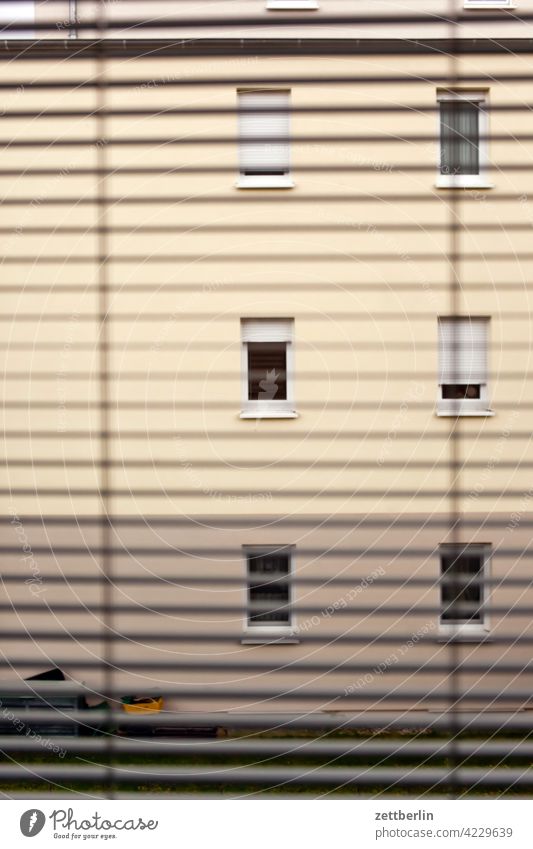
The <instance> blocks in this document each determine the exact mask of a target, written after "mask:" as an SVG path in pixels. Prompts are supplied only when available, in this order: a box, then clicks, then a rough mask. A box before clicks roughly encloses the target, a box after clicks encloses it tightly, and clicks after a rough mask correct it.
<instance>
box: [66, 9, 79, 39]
mask: <svg viewBox="0 0 533 849" xmlns="http://www.w3.org/2000/svg"><path fill="white" fill-rule="evenodd" d="M77 6H78V4H77V2H76V0H69V4H68V26H69V32H68V37H69V38H77V37H78V30H77V29H76V24H77V23H78V10H77Z"/></svg>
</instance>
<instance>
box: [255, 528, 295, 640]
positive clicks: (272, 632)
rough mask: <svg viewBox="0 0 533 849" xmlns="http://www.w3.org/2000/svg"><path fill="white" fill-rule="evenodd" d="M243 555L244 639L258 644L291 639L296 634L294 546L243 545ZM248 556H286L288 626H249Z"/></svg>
mask: <svg viewBox="0 0 533 849" xmlns="http://www.w3.org/2000/svg"><path fill="white" fill-rule="evenodd" d="M242 549H243V555H244V568H245V574H246V579H245V587H244V593H245V611H246V612H245V615H244V622H243V632H244V635H245V637H248V638H250V640H253V641H255V640H257V641H259V642H263V641H264V642H270V641H271V640H275V639H276V638H280V637H289V638H290V637H293V636H294V635H295V632H296V616H295V612H294V589H293V581H292V578H293V575H294V552H295V546H294V545H287V544H285V543H283V544H281V545H243V547H242ZM250 554H286V555H287V557H288V561H289V569H288V572H287V583H288V586H289V601H288V604H289V622H288V624H282V623H281V622H280V623H279V624H272V625H252V624H250V620H249V617H250V610H249V607H248V593H249V585H250V575H249V572H248V555H250Z"/></svg>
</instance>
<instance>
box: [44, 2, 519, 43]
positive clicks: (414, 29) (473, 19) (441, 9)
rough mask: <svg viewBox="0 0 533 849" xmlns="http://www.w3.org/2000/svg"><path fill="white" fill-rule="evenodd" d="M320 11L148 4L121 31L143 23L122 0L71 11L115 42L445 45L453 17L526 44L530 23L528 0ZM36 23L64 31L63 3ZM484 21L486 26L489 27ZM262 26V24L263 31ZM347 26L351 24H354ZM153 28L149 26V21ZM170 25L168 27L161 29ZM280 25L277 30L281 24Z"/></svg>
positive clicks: (467, 28) (467, 27)
mask: <svg viewBox="0 0 533 849" xmlns="http://www.w3.org/2000/svg"><path fill="white" fill-rule="evenodd" d="M319 4H320V8H319V9H318V10H315V11H302V10H294V11H290V10H289V11H274V10H272V9H267V8H266V2H264V0H253V2H250V0H240V2H233V0H231V2H224V0H217V2H213V3H209V4H203V5H199V4H198V3H193V2H189V3H186V2H183V3H179V4H176V3H175V2H173V0H167V2H151V3H150V4H149V9H150V13H149V18H146V16H145V18H144V19H145V20H149V21H150V27H149V28H148V27H144V28H143V27H137V28H135V27H132V26H129V27H126V26H124V27H122V26H121V25H120V22H121V21H125V22H129V23H131V22H135V21H139V20H143V15H145V11H143V10H144V4H141V3H132V2H128V0H113V2H102V3H90V2H81V3H79V4H78V12H77V16H78V19H79V21H80V22H81V23H82V24H86V23H92V22H93V21H95V20H97V18H98V16H99V15H100V16H101V20H102V22H103V23H104V26H105V25H106V24H108V25H109V27H110V29H109V31H108V33H107V35H108V36H110V37H116V38H150V37H153V38H172V37H173V36H176V35H178V34H179V35H180V36H181V35H184V36H187V37H194V38H199V37H203V38H216V37H230V36H238V37H241V38H254V37H261V38H301V37H305V36H306V34H308V35H309V36H310V37H313V38H320V37H322V38H384V37H386V38H413V37H414V38H445V37H447V36H449V35H450V34H451V27H450V24H449V23H448V19H449V18H450V17H451V16H454V15H460V16H461V20H460V22H459V23H458V25H457V27H455V28H454V30H453V32H454V34H455V35H456V36H457V37H468V38H501V37H502V35H504V36H505V37H507V38H528V37H531V32H532V29H531V28H532V22H530V21H526V22H522V21H520V20H519V19H518V16H520V15H531V14H532V12H533V0H517V3H516V6H514V7H513V8H512V9H507V10H503V11H502V10H501V9H500V10H498V9H496V10H490V9H489V10H488V13H487V10H486V9H485V10H483V9H468V8H466V9H465V8H464V4H463V2H462V0H425V2H419V0H413V2H412V3H402V4H401V5H400V6H399V4H398V3H397V2H395V0H388V2H387V0H383V2H380V3H379V4H372V6H368V5H363V4H362V3H347V2H344V0H332V2H329V0H321V2H320V0H319ZM36 13H37V18H38V20H40V21H41V22H43V23H50V25H51V29H50V31H49V32H46V33H45V37H54V36H55V37H57V35H58V33H59V34H62V33H65V32H66V27H67V25H68V21H69V7H68V2H67V0H64V2H56V0H49V2H42V3H39V4H38V6H37V12H36ZM487 14H488V16H489V20H485V21H480V17H481V16H484V17H487ZM413 15H415V16H417V15H418V16H420V21H419V22H414V23H413V22H406V23H403V24H402V23H401V20H400V22H398V23H397V24H387V29H386V33H384V24H382V23H366V24H359V23H357V19H361V18H365V17H366V18H369V17H370V18H372V17H374V18H376V17H384V18H387V17H388V18H391V17H392V18H400V19H401V17H406V18H407V17H411V18H412V17H413ZM291 17H293V18H297V19H298V23H297V24H296V25H293V26H290V25H288V24H286V23H283V22H284V21H285V20H286V19H287V18H291ZM335 17H340V18H345V19H347V21H348V22H347V23H343V22H341V23H340V24H325V23H324V18H335ZM217 18H218V19H220V20H221V21H222V22H223V23H226V22H228V21H229V22H230V23H231V21H232V20H233V21H234V25H233V26H209V27H198V26H196V27H194V26H188V27H186V26H184V25H181V24H180V21H181V20H183V21H187V20H188V21H192V22H194V21H198V20H204V19H205V20H207V19H209V20H211V21H212V22H216V20H217ZM491 18H492V19H493V20H491ZM242 19H245V20H249V19H252V20H253V19H257V20H258V24H256V25H247V26H243V25H239V20H242ZM263 19H264V25H263V22H262V21H263ZM354 19H355V20H354ZM158 21H160V22H161V26H160V27H159V26H155V24H157V22H158ZM169 21H170V22H172V23H173V26H172V27H169V25H168V22H169ZM281 24H282V25H281ZM95 34H96V30H91V29H88V30H85V29H83V28H81V29H80V32H79V35H80V37H93V36H94V35H95Z"/></svg>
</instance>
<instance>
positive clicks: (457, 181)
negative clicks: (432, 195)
mask: <svg viewBox="0 0 533 849" xmlns="http://www.w3.org/2000/svg"><path fill="white" fill-rule="evenodd" d="M435 187H436V188H437V189H493V188H494V183H488V182H487V180H485V179H483V178H482V177H471V178H470V177H466V176H463V177H461V176H459V177H445V176H441V177H437V179H436V181H435Z"/></svg>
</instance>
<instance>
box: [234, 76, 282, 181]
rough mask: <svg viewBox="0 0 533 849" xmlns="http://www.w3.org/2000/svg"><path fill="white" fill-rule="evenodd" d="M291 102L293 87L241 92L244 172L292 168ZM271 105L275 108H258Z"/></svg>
mask: <svg viewBox="0 0 533 849" xmlns="http://www.w3.org/2000/svg"><path fill="white" fill-rule="evenodd" d="M289 106H290V92H289V91H258V90H255V91H241V92H239V140H240V144H239V167H240V170H241V173H255V174H278V173H281V174H285V173H287V172H288V171H289V170H290V161H289V132H290V117H289V111H288V110H289ZM270 109H272V110H274V111H272V112H269V111H266V112H262V111H258V110H270ZM276 110H279V111H276Z"/></svg>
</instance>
